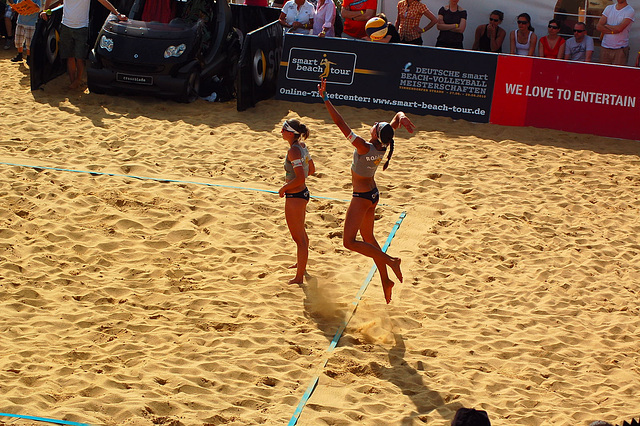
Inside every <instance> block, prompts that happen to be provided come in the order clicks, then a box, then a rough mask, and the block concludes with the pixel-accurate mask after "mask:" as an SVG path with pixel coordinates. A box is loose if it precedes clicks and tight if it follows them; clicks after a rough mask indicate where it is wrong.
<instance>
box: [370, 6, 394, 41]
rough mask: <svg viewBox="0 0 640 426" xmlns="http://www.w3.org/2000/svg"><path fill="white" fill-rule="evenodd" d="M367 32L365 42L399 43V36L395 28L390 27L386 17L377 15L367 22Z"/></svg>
mask: <svg viewBox="0 0 640 426" xmlns="http://www.w3.org/2000/svg"><path fill="white" fill-rule="evenodd" d="M365 31H366V32H367V37H365V40H367V41H376V42H378V43H400V34H398V31H397V30H396V27H394V26H393V25H391V24H390V23H389V21H388V20H387V15H385V14H384V13H378V15H377V16H376V17H374V18H371V19H369V20H368V21H367V24H366V26H365Z"/></svg>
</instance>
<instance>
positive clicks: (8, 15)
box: [4, 2, 16, 50]
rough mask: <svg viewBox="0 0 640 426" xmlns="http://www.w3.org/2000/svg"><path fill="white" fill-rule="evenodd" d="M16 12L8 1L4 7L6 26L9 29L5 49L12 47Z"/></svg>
mask: <svg viewBox="0 0 640 426" xmlns="http://www.w3.org/2000/svg"><path fill="white" fill-rule="evenodd" d="M15 16H16V12H15V10H13V9H12V8H11V5H10V4H9V3H8V2H7V3H6V6H5V9H4V27H5V29H6V30H7V39H6V40H5V42H4V50H9V49H11V45H12V44H13V43H12V42H11V41H12V40H13V18H15Z"/></svg>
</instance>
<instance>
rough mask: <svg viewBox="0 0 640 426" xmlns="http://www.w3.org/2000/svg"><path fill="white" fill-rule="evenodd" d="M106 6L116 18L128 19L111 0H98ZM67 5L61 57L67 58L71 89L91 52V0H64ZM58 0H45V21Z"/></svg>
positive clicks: (62, 28) (80, 74) (63, 17)
mask: <svg viewBox="0 0 640 426" xmlns="http://www.w3.org/2000/svg"><path fill="white" fill-rule="evenodd" d="M98 1H99V2H100V3H101V4H102V5H103V6H104V7H106V8H107V9H108V10H110V11H111V13H113V14H114V15H116V18H117V19H118V20H121V21H126V20H127V17H126V16H125V15H123V14H121V13H120V12H118V10H117V9H116V8H115V7H114V6H113V5H112V4H111V3H109V0H98ZM63 2H64V4H65V6H66V7H64V8H63V10H62V25H61V26H60V43H59V46H60V57H61V58H62V59H66V60H67V73H68V74H69V80H70V81H71V85H70V86H69V87H70V88H71V89H75V88H78V87H79V86H80V83H81V81H82V80H81V79H82V73H83V72H84V61H85V59H87V56H88V54H89V44H88V43H87V40H88V39H89V7H90V6H91V1H90V0H63ZM53 3H58V1H57V0H45V2H44V9H45V10H44V11H42V12H40V17H41V18H42V19H44V20H45V21H46V20H47V19H49V15H47V13H46V10H48V9H49V8H50V7H51V5H52V4H53Z"/></svg>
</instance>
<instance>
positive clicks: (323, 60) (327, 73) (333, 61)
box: [287, 47, 357, 85]
mask: <svg viewBox="0 0 640 426" xmlns="http://www.w3.org/2000/svg"><path fill="white" fill-rule="evenodd" d="M356 59H357V55H356V54H355V53H350V52H336V51H327V50H324V51H321V50H313V49H304V48H299V47H294V48H292V49H291V50H290V51H289V62H288V66H287V79H289V80H301V81H313V82H317V81H318V80H320V79H321V78H326V79H327V81H329V82H331V83H334V84H345V85H351V84H353V76H354V73H355V69H356Z"/></svg>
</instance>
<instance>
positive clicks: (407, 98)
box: [276, 34, 498, 123]
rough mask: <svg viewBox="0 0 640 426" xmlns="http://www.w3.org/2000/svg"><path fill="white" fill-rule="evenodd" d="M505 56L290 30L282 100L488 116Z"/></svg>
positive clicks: (281, 75)
mask: <svg viewBox="0 0 640 426" xmlns="http://www.w3.org/2000/svg"><path fill="white" fill-rule="evenodd" d="M497 60H498V55H494V54H486V53H479V52H470V51H462V50H452V49H440V48H431V47H422V46H412V45H402V44H385V43H375V42H368V41H363V40H362V41H361V40H347V39H339V38H319V37H313V36H306V35H298V34H287V35H285V43H284V48H283V52H282V62H281V63H280V70H279V75H278V91H277V95H276V99H282V100H287V101H294V102H319V101H320V100H319V99H318V93H317V85H318V82H319V81H320V79H321V78H326V79H327V92H328V95H329V98H331V100H332V102H333V103H334V104H336V105H349V106H353V107H360V108H372V109H375V108H379V109H386V110H393V111H397V110H402V111H404V112H407V113H413V114H420V115H440V116H446V117H451V118H455V119H465V120H468V121H474V122H479V123H487V122H489V116H490V112H491V98H492V95H493V82H494V80H495V71H496V66H497Z"/></svg>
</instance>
